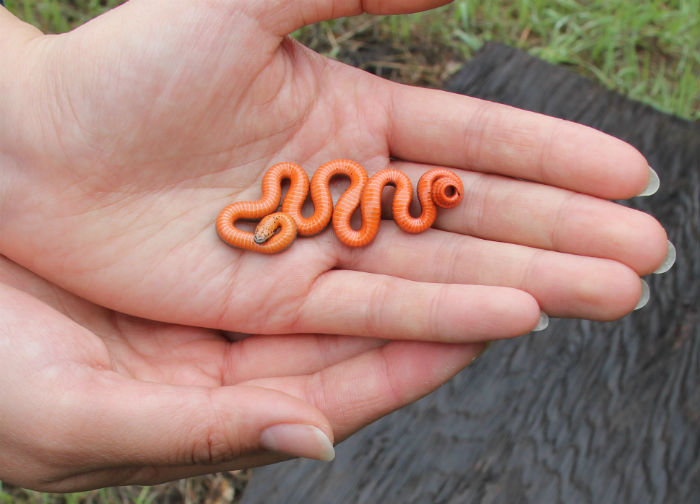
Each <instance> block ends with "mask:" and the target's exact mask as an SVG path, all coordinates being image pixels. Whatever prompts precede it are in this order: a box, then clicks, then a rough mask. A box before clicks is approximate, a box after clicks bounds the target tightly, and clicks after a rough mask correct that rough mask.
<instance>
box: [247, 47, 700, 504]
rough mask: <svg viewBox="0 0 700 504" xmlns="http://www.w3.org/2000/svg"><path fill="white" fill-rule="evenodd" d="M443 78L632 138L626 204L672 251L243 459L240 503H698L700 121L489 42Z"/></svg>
mask: <svg viewBox="0 0 700 504" xmlns="http://www.w3.org/2000/svg"><path fill="white" fill-rule="evenodd" d="M446 87H447V89H449V90H452V91H455V92H460V93H464V94H468V95H472V96H478V97H482V98H487V99H490V100H494V101H499V102H503V103H508V104H511V105H514V106H517V107H521V108H526V109H530V110H535V111H538V112H543V113H546V114H549V115H554V116H558V117H563V118H566V119H569V120H573V121H577V122H581V123H585V124H588V125H591V126H594V127H596V128H598V129H601V130H604V131H606V132H608V133H610V134H612V135H615V136H617V137H619V138H622V139H624V140H626V141H628V142H630V143H632V144H633V145H635V146H636V147H637V148H638V149H640V150H641V151H642V152H643V153H644V154H645V155H646V156H647V158H648V159H649V161H650V163H651V165H652V166H653V167H654V168H655V169H656V170H657V172H658V173H659V175H660V177H661V182H662V183H661V189H660V191H659V192H658V193H657V194H656V195H655V196H652V197H650V198H636V199H633V200H632V201H630V202H629V204H630V205H632V206H634V207H636V208H640V209H643V210H645V211H648V212H650V213H652V214H653V215H655V216H656V217H657V218H658V219H659V220H660V221H661V222H662V224H663V225H664V226H665V227H666V229H667V230H668V231H669V235H670V238H671V240H672V241H673V242H674V243H675V245H676V247H677V249H678V258H677V261H676V265H675V266H674V268H673V269H672V270H671V271H670V272H669V273H666V274H664V275H660V276H657V275H653V276H651V277H649V278H648V279H647V280H648V282H649V284H650V286H651V300H650V302H649V304H648V305H647V306H646V307H645V308H644V309H642V310H640V311H638V312H635V313H633V314H632V315H630V316H628V317H626V318H624V319H622V320H620V321H617V322H611V323H598V322H590V321H574V320H552V322H551V324H550V326H549V328H548V329H547V330H546V331H545V332H543V333H537V334H533V335H528V336H525V337H522V338H519V339H515V340H509V341H503V342H498V343H496V344H494V345H493V347H492V348H491V349H490V350H489V351H488V352H487V353H486V354H485V355H484V356H483V357H482V358H481V359H480V360H478V361H477V362H476V363H474V365H472V366H471V367H470V368H468V369H467V370H465V371H464V372H462V373H461V374H460V375H458V376H457V377H456V378H454V379H453V380H452V381H450V382H449V383H448V384H447V385H445V386H444V387H442V388H441V389H440V390H438V391H436V392H435V393H433V394H431V395H429V396H428V397H426V398H424V399H423V400H421V401H418V402H417V403H415V404H413V405H411V406H409V407H407V408H405V409H403V410H401V411H398V412H396V413H394V414H391V415H389V416H387V417H385V418H383V419H381V420H380V421H378V422H376V423H375V424H373V425H371V426H369V427H368V428H366V429H364V430H363V431H362V432H360V433H358V434H357V435H355V436H354V437H352V438H351V439H349V440H347V441H346V442H344V443H342V444H341V445H340V446H339V447H338V450H337V459H336V460H335V461H334V462H333V463H330V464H326V463H320V462H311V461H300V460H298V461H291V462H285V463H282V464H277V465H276V466H271V467H267V468H262V469H258V470H255V471H254V474H253V479H252V483H251V484H250V485H249V487H248V488H247V489H246V492H245V494H244V500H243V501H244V502H245V503H263V502H270V503H350V502H362V503H375V502H376V503H394V502H401V503H413V502H415V503H471V502H479V503H484V504H485V503H509V504H510V503H516V502H518V503H556V502H562V503H567V504H570V503H595V504H598V503H635V504H636V503H689V502H700V320H699V314H700V301H699V300H700V123H698V122H694V123H693V122H688V121H684V120H680V119H677V118H674V117H671V116H669V115H666V114H662V113H660V112H658V111H655V110H653V109H652V108H650V107H648V106H645V105H642V104H640V103H636V102H632V101H630V100H628V99H625V98H624V97H622V96H619V95H617V94H615V93H611V92H609V91H606V90H604V89H602V88H600V87H599V86H597V85H594V84H592V83H591V82H589V81H588V80H586V79H584V78H582V77H579V76H577V75H574V74H572V73H570V72H568V71H567V70H565V69H562V68H558V67H555V66H552V65H549V64H546V63H544V62H542V61H539V60H537V59H535V58H532V57H529V56H527V55H526V54H524V53H522V52H520V51H516V50H513V49H510V48H508V47H505V46H501V45H487V46H486V47H485V48H484V49H483V50H482V51H481V52H480V54H478V55H477V57H476V58H475V59H473V60H472V61H471V62H469V63H468V64H467V65H466V66H465V68H464V69H463V70H462V71H460V72H459V73H458V74H457V75H456V76H455V78H454V79H453V80H452V81H451V82H449V83H448V85H447V86H446Z"/></svg>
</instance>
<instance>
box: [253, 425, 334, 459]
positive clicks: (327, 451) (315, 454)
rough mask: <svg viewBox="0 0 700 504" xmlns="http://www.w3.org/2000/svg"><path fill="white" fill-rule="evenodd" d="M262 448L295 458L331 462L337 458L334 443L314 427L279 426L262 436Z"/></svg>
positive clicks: (266, 431)
mask: <svg viewBox="0 0 700 504" xmlns="http://www.w3.org/2000/svg"><path fill="white" fill-rule="evenodd" d="M260 447H261V448H263V449H264V450H270V451H275V452H279V453H285V454H287V455H292V456H294V457H304V458H310V459H315V460H323V461H326V462H327V461H330V460H333V459H334V458H335V450H334V449H333V443H331V440H330V439H328V436H326V435H325V434H324V433H323V431H322V430H321V429H319V428H318V427H315V426H313V425H304V424H278V425H273V426H272V427H268V428H267V429H265V430H264V431H263V432H262V434H260Z"/></svg>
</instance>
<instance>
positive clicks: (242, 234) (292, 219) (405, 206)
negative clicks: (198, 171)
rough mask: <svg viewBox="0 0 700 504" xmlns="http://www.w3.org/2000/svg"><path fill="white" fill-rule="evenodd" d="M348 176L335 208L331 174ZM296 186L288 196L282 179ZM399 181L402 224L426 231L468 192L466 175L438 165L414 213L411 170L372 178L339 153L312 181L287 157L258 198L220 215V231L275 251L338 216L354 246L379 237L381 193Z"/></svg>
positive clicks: (230, 239) (342, 234)
mask: <svg viewBox="0 0 700 504" xmlns="http://www.w3.org/2000/svg"><path fill="white" fill-rule="evenodd" d="M339 175H342V176H346V177H348V178H349V179H350V186H349V187H348V188H347V189H346V190H345V192H344V193H343V194H342V195H341V196H340V198H339V199H338V201H337V203H336V205H335V208H333V199H332V197H331V191H330V180H331V178H333V177H335V176H339ZM285 179H287V180H289V181H290V186H289V190H288V191H287V194H286V196H285V198H284V201H283V202H282V208H281V211H279V212H278V211H277V209H278V207H279V204H280V199H281V198H282V181H283V180H285ZM389 184H391V185H394V186H396V192H395V193H394V200H393V203H392V211H393V216H394V220H395V221H396V224H397V225H398V226H399V227H400V228H401V229H403V230H404V231H406V232H408V233H420V232H422V231H425V230H426V229H428V228H429V227H430V226H432V225H433V222H435V217H436V216H437V207H441V208H452V207H455V206H456V205H458V204H459V202H460V201H461V200H462V197H463V195H464V186H463V184H462V181H461V179H460V178H459V177H458V176H457V175H456V174H455V173H454V172H452V171H450V170H447V169H444V168H434V169H432V170H429V171H427V172H426V173H425V174H423V176H422V177H421V178H420V180H419V181H418V188H417V192H418V201H419V202H420V204H421V209H422V211H421V215H420V216H418V217H412V216H411V214H410V212H409V206H410V203H411V199H412V198H413V189H412V186H411V180H410V179H409V178H408V176H407V175H406V174H405V173H403V172H401V171H399V170H396V169H393V168H387V169H384V170H380V171H378V172H377V173H376V174H374V175H373V176H372V177H371V178H368V177H367V172H366V171H365V169H364V168H363V167H362V165H360V164H359V163H356V162H355V161H350V160H347V159H335V160H333V161H328V162H327V163H324V164H322V165H321V166H320V167H319V168H318V170H316V173H314V176H313V178H312V180H311V183H309V177H308V176H307V175H306V172H305V171H304V170H303V168H301V166H299V165H298V164H296V163H290V162H282V163H277V164H276V165H274V166H272V167H271V168H270V169H269V170H268V171H267V172H266V173H265V175H264V177H263V181H262V198H260V199H259V200H257V201H237V202H235V203H232V204H230V205H228V206H227V207H225V208H224V209H223V210H222V211H221V213H220V214H219V217H218V218H217V220H216V230H217V232H218V233H219V236H220V237H221V239H222V240H224V241H225V242H226V243H228V244H229V245H232V246H234V247H237V248H241V249H246V250H252V251H255V252H260V253H264V254H275V253H277V252H281V251H283V250H285V249H286V248H288V247H289V246H290V245H291V244H292V243H293V242H294V240H295V239H296V237H297V235H299V236H312V235H315V234H317V233H320V232H321V231H322V230H323V229H325V228H326V226H328V224H329V222H330V221H331V219H332V221H333V230H334V231H335V234H336V236H337V237H338V239H339V240H340V241H341V242H342V243H344V244H345V245H348V246H350V247H362V246H365V245H368V244H369V243H371V242H372V240H374V237H375V236H376V235H377V232H378V230H379V223H380V221H381V195H382V190H383V189H384V187H385V186H386V185H389ZM309 191H310V192H311V201H312V203H313V206H314V213H313V215H311V217H308V218H307V217H304V216H303V215H302V213H301V209H302V206H303V205H304V201H305V200H306V197H307V195H308V193H309ZM358 206H359V207H360V211H361V214H362V224H361V227H360V228H359V229H353V228H352V226H351V225H350V219H351V217H352V215H353V213H354V212H355V210H356V209H357V207H358ZM241 219H245V220H258V219H262V220H261V221H260V223H259V224H258V226H257V227H256V229H255V233H250V232H247V231H243V230H241V229H239V228H237V227H236V225H235V224H236V221H238V220H241Z"/></svg>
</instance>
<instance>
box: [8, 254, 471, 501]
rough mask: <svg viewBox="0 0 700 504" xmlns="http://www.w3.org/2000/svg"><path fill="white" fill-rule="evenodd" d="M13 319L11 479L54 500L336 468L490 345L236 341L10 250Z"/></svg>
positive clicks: (288, 338)
mask: <svg viewBox="0 0 700 504" xmlns="http://www.w3.org/2000/svg"><path fill="white" fill-rule="evenodd" d="M0 319H1V320H2V321H3V324H2V330H1V331H0V360H1V361H2V362H3V365H2V366H1V368H0V387H1V388H2V390H3V393H2V394H1V395H0V479H1V480H3V481H9V482H13V483H16V484H20V485H22V486H25V487H27V488H34V489H38V490H46V491H69V490H80V489H89V488H98V487H102V486H109V485H124V484H154V483H158V482H162V481H168V480H173V479H177V478H182V477H185V476H192V475H196V474H204V473H210V472H218V471H224V470H231V469H236V468H241V467H250V466H253V465H259V464H265V463H271V462H274V461H277V460H280V459H281V458H282V455H281V453H284V454H290V455H295V456H306V457H312V458H322V459H324V458H325V459H328V458H330V457H332V455H333V448H332V445H331V442H330V440H332V439H335V441H336V442H338V441H341V440H342V439H344V438H345V437H347V436H348V435H350V434H352V433H353V432H355V431H356V430H358V429H359V428H361V427H363V426H364V425H366V424H367V423H369V422H371V421H373V420H376V419H377V418H379V417H381V416H383V415H385V414H387V413H389V412H390V411H392V410H394V409H397V408H399V407H401V406H403V405H405V404H407V403H408V402H411V401H414V400H416V399H418V398H419V397H420V396H422V395H425V394H427V393H428V392H430V391H431V390H433V389H434V388H436V387H437V386H439V385H440V384H441V383H443V382H444V381H445V380H447V379H448V378H450V377H451V376H452V375H454V374H455V373H456V372H457V371H459V370H460V369H462V368H463V367H464V366H465V365H466V364H468V363H469V362H470V361H471V360H472V359H473V358H474V356H475V355H476V354H477V353H478V352H479V351H480V350H481V347H482V346H481V345H478V344H465V345H445V344H437V343H419V342H389V343H386V342H382V341H379V340H375V339H371V338H352V337H342V336H335V337H333V336H314V335H308V334H289V335H280V336H255V337H250V338H247V339H242V340H240V341H231V340H230V335H226V334H224V333H221V332H219V331H214V330H207V329H200V328H194V327H185V326H176V325H172V324H163V323H158V322H152V321H148V320H143V319H138V318H134V317H130V316H127V315H123V314H119V313H115V312H112V311H110V310H107V309H105V308H102V307H99V306H96V305H93V304H91V303H89V302H87V301H85V300H82V299H80V298H78V297H76V296H74V295H72V294H69V293H67V292H65V291H63V290H61V289H59V288H57V287H56V286H54V285H51V284H50V283H48V282H46V281H45V280H43V279H41V278H39V277H37V276H36V275H34V274H32V273H30V272H29V271H27V270H25V269H23V268H21V267H19V266H17V265H16V264H13V263H11V262H10V261H8V260H7V259H4V258H2V257H0ZM268 428H269V429H268ZM293 429H296V430H293Z"/></svg>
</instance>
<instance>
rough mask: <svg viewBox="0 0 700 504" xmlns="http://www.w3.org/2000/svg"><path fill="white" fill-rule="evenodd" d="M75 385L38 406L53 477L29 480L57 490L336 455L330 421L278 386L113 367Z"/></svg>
mask: <svg viewBox="0 0 700 504" xmlns="http://www.w3.org/2000/svg"><path fill="white" fill-rule="evenodd" d="M82 383H89V386H87V387H86V386H82V387H81V386H75V387H66V388H64V390H63V391H62V392H61V394H58V395H57V396H59V398H58V399H57V400H56V403H57V404H55V405H54V406H52V407H49V408H46V410H51V411H54V412H55V414H54V415H53V417H52V418H51V419H50V422H51V428H50V429H49V430H50V431H51V435H50V436H49V437H50V440H49V441H50V445H51V449H50V450H49V451H48V452H47V453H45V456H43V457H42V459H43V461H44V462H43V463H44V465H46V466H48V467H51V468H52V470H50V472H48V473H45V474H50V475H51V476H50V478H48V479H46V478H45V479H44V482H43V483H41V484H38V483H32V482H31V481H29V480H27V482H28V483H30V485H29V486H30V487H35V488H38V489H41V490H44V491H60V492H65V491H75V490H83V489H91V488H99V487H105V486H114V485H126V484H155V483H161V482H164V481H169V480H173V479H178V478H185V477H189V476H194V475H199V474H205V473H212V472H219V471H225V470H234V469H239V468H243V467H249V466H252V465H260V464H264V463H270V462H273V461H279V460H280V459H282V458H287V457H286V456H289V455H291V456H295V457H306V458H312V459H318V460H332V459H333V457H334V455H335V452H334V450H333V444H332V441H331V440H332V439H333V431H332V428H331V427H330V424H329V421H328V419H327V418H326V417H325V416H324V415H323V414H322V413H321V412H320V411H319V410H317V409H316V408H314V407H312V406H311V405H309V404H308V403H306V402H304V401H301V400H299V399H296V398H294V397H292V396H289V395H287V394H284V393H282V392H277V391H274V390H271V389H266V388H262V387H254V386H245V385H235V386H228V387H217V388H205V387H189V386H171V385H160V384H154V383H144V382H138V381H136V380H132V379H128V378H124V377H121V376H118V375H116V374H113V373H111V372H109V373H99V375H98V376H97V377H91V379H90V380H84V381H82ZM43 437H44V438H46V437H47V436H46V432H44V433H43ZM270 451H272V452H275V453H278V454H282V455H285V456H283V457H280V456H279V455H274V454H271V453H269V452H270ZM261 452H262V453H261ZM48 459H51V460H48ZM20 479H21V478H20ZM46 481H50V483H46Z"/></svg>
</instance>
